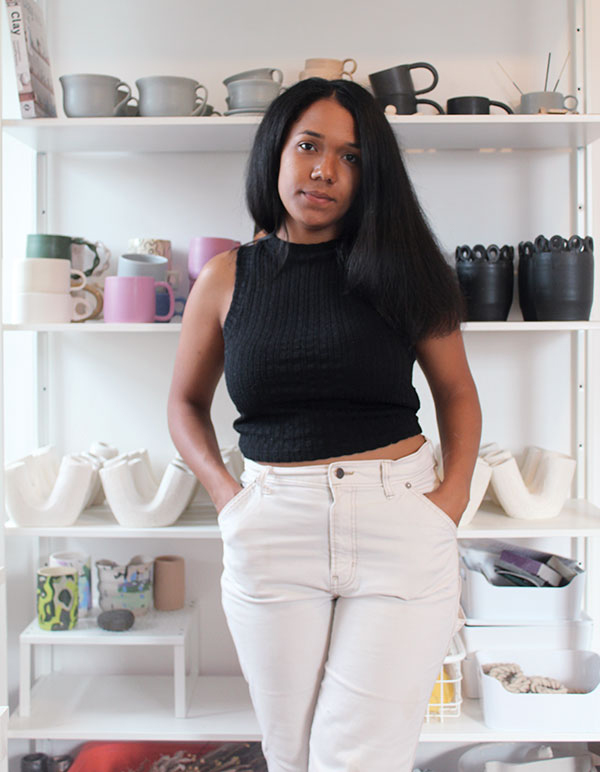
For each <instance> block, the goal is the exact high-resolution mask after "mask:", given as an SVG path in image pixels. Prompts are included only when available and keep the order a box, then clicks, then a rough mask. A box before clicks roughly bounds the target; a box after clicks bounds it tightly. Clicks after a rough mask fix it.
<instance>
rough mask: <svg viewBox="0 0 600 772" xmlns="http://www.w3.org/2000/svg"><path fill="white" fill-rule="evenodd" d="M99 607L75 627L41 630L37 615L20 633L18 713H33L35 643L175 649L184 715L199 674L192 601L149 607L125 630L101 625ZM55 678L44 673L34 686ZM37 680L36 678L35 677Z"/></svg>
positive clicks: (179, 713)
mask: <svg viewBox="0 0 600 772" xmlns="http://www.w3.org/2000/svg"><path fill="white" fill-rule="evenodd" d="M98 613H99V612H98V610H97V609H95V610H93V612H92V613H91V614H90V615H88V616H86V617H83V618H81V619H79V620H78V622H77V627H76V628H75V629H74V630H62V631H61V632H59V633H57V632H55V631H52V630H42V629H40V626H39V624H38V621H37V618H36V619H33V620H32V621H31V623H30V624H29V625H28V626H27V627H26V628H25V630H23V632H22V633H21V635H20V636H19V663H20V676H19V715H20V716H21V717H23V718H30V717H31V693H32V672H31V649H32V647H33V646H36V645H37V646H68V645H76V646H103V647H104V646H169V647H171V648H172V649H173V688H172V691H173V704H174V714H175V717H176V718H185V717H186V715H187V705H188V696H187V695H188V694H189V692H188V691H187V690H188V688H190V687H192V686H193V683H194V682H195V680H196V678H197V677H198V647H197V638H198V635H197V634H198V631H197V619H196V609H195V607H194V604H193V603H190V604H187V605H186V606H185V607H184V608H182V609H180V610H177V611H150V612H148V613H147V614H146V615H144V616H140V617H136V620H135V624H134V626H133V627H132V628H131V629H130V630H127V631H126V632H120V633H119V632H109V631H108V630H103V629H102V628H100V627H98V624H97V620H98ZM190 644H191V647H190ZM187 654H190V655H191V656H190V661H191V667H190V677H189V681H190V683H189V686H188V678H187V676H186V660H187V656H186V655H187ZM46 679H50V680H52V674H46V675H43V676H41V677H40V678H39V679H38V681H37V682H35V683H34V689H36V690H38V689H39V690H41V689H42V688H43V687H42V685H41V681H42V680H46ZM34 681H35V679H34Z"/></svg>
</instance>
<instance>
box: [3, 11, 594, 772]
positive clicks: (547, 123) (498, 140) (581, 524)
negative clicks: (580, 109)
mask: <svg viewBox="0 0 600 772" xmlns="http://www.w3.org/2000/svg"><path fill="white" fill-rule="evenodd" d="M583 6H584V2H583V0H574V2H573V8H574V12H573V16H574V22H575V23H576V24H580V23H581V22H580V19H581V15H582V14H583ZM583 49H584V46H583V41H580V42H579V48H578V50H577V51H575V52H574V60H575V61H576V62H577V68H578V69H577V72H578V75H577V78H578V83H579V82H581V83H583V82H582V80H581V72H582V71H583V61H584V59H585V55H584V54H585V52H584V50H583ZM582 92H585V86H584V85H582ZM389 121H390V124H391V126H392V128H393V130H394V132H395V134H396V137H397V138H398V140H399V142H400V143H401V145H402V147H403V148H404V149H405V150H408V151H409V152H437V151H440V152H441V151H456V150H474V151H481V152H482V153H484V152H496V153H504V152H506V153H510V152H511V151H513V150H528V151H529V150H531V151H537V150H544V151H547V150H560V151H565V150H568V151H571V153H572V156H573V159H574V171H575V178H576V179H575V182H574V184H573V191H574V195H573V196H572V198H573V199H576V200H573V202H572V204H573V208H574V210H576V216H575V218H574V219H575V220H576V221H577V224H578V230H579V232H581V233H583V232H585V233H586V235H587V234H588V233H590V232H591V228H590V222H591V213H590V206H589V201H590V198H589V179H590V177H591V169H590V162H589V157H588V154H587V148H588V147H589V145H591V144H592V143H594V142H596V141H597V140H599V139H600V115H585V114H583V115H565V116H548V115H545V116H520V115H514V116H496V115H490V116H430V115H414V116H395V117H391V118H389ZM258 122H259V121H258V119H257V118H255V117H246V118H244V117H235V118H233V117H227V118H225V117H224V118H220V117H211V118H118V119H100V118H98V119H96V118H91V119H76V120H75V119H61V118H58V119H48V120H46V119H43V120H35V121H32V120H30V121H23V120H5V121H2V132H3V133H4V135H6V136H9V137H12V138H14V139H16V140H18V141H19V142H21V143H23V144H24V145H26V146H27V147H28V148H29V149H30V150H31V152H33V153H35V154H37V157H38V172H39V171H40V170H41V172H42V173H40V174H38V185H40V186H42V185H44V184H45V170H46V166H45V162H46V155H47V154H51V153H169V152H176V153H181V152H188V153H218V152H228V153H230V152H236V153H245V152H247V151H248V149H249V148H250V145H251V142H252V139H253V136H254V133H255V131H256V127H257V125H258ZM39 192H40V191H38V193H39ZM44 193H45V191H44ZM180 329H181V324H179V323H172V324H132V325H122V324H105V323H103V322H86V323H84V324H70V325H66V324H65V325H48V324H46V325H16V324H4V325H2V331H3V334H4V335H13V334H18V333H20V332H29V333H35V335H36V338H37V350H38V357H39V361H38V370H39V371H40V372H43V371H44V367H46V366H47V359H46V358H47V356H48V353H47V348H48V347H47V345H46V344H47V338H48V336H52V335H68V336H80V335H85V334H88V333H92V334H104V335H106V334H108V335H112V336H114V338H115V343H117V341H118V339H119V336H120V335H122V334H124V333H128V334H129V333H135V334H138V333H139V334H143V335H163V334H164V333H168V334H170V335H177V334H178V333H179V331H180ZM463 329H464V331H465V332H466V333H467V334H468V335H470V334H476V335H485V334H492V333H494V334H496V333H511V334H512V333H514V334H521V333H532V332H533V333H535V334H536V335H540V336H542V335H543V336H545V335H555V334H564V333H567V334H569V335H571V337H572V341H573V348H574V351H575V356H574V358H573V359H574V362H575V367H574V371H573V378H574V379H575V378H576V379H577V381H576V382H577V387H578V388H577V393H576V397H575V400H574V402H575V405H574V408H575V409H574V414H575V415H574V421H573V422H574V425H575V432H574V436H575V446H576V452H577V455H578V462H580V463H579V464H578V477H577V484H576V495H577V496H578V497H579V498H577V499H572V500H570V501H568V502H567V503H566V505H565V507H564V509H563V511H562V512H561V514H560V515H559V516H558V517H556V518H553V519H552V520H547V521H541V520H536V521H530V520H514V519H511V518H508V517H506V516H505V515H504V514H502V513H501V512H500V511H499V510H498V509H495V508H494V507H493V506H492V505H487V504H486V505H485V506H484V507H482V509H481V511H480V512H479V513H478V514H477V516H476V518H475V520H474V521H473V522H472V523H471V524H470V525H468V526H462V527H460V528H459V531H458V535H459V538H460V537H465V538H466V537H468V538H489V537H494V538H537V537H565V536H566V537H572V538H573V539H575V540H577V541H578V542H582V541H584V542H585V544H586V545H587V544H588V543H589V540H590V539H591V538H594V539H598V537H599V536H600V509H599V508H598V507H596V506H594V505H592V504H591V503H589V502H588V501H586V498H585V497H586V494H587V493H588V489H589V480H590V477H591V460H590V457H589V453H588V447H589V442H588V440H589V438H588V437H587V436H586V428H587V416H588V412H589V410H588V408H589V400H590V399H591V396H590V394H591V384H590V383H589V379H588V375H587V363H588V353H589V347H590V344H591V341H592V339H594V340H595V338H593V336H595V335H596V333H597V331H599V330H600V322H522V321H509V322H489V323H486V322H469V323H467V324H465V325H464V327H463ZM0 346H1V341H0ZM0 381H1V379H0ZM0 389H1V384H0ZM0 456H1V453H0ZM4 534H5V536H6V537H7V539H8V540H9V544H10V543H11V542H12V540H13V539H20V538H35V539H42V538H47V537H53V538H65V539H70V538H74V539H79V538H81V539H119V540H120V539H127V540H134V539H135V540H138V539H153V540H164V539H169V540H171V539H173V540H186V541H187V540H190V539H196V540H203V539H204V540H218V539H219V538H220V534H219V528H218V526H217V522H216V516H215V511H214V508H213V507H212V506H210V505H206V506H201V505H198V506H195V507H191V508H189V509H188V510H187V511H186V512H184V513H183V515H182V516H181V517H180V518H179V520H178V521H177V523H175V524H174V525H173V526H170V527H168V528H155V529H149V528H146V529H128V528H123V527H121V526H120V525H119V524H118V523H117V522H116V520H115V518H114V516H113V515H112V513H111V512H110V510H108V509H107V508H106V507H94V508H91V509H89V510H87V511H85V512H84V513H83V514H82V515H81V516H80V518H79V519H78V521H77V522H76V523H75V525H74V526H72V527H70V528H50V527H39V528H20V527H18V526H16V525H15V524H14V523H11V522H8V523H7V524H6V525H5V528H4ZM582 557H583V559H584V562H586V571H587V574H588V582H590V583H596V584H598V579H599V574H600V567H597V566H594V565H591V563H590V561H589V559H588V558H589V553H588V552H587V549H586V548H585V547H584V548H583V549H582ZM3 578H4V574H3V570H2V569H1V568H0V593H3V592H4V589H3V586H2V585H3V581H2V580H3ZM0 597H2V596H0ZM0 610H1V612H2V618H1V619H0V627H1V626H2V625H3V624H4V621H5V619H6V611H5V609H0ZM588 611H589V612H590V613H591V614H592V616H594V617H595V619H596V621H598V616H599V615H598V609H588ZM174 620H176V618H175V617H173V618H172V619H171V621H169V622H168V623H166V624H165V625H164V626H160V628H159V627H154V628H152V629H148V630H145V629H144V628H143V627H142V625H140V626H139V627H138V626H137V625H136V629H134V630H132V631H131V632H129V633H127V636H128V637H127V638H125V637H123V638H121V637H116V636H117V634H115V635H114V636H111V635H110V634H105V633H104V632H103V631H99V630H97V629H94V630H92V629H89V628H88V624H87V623H85V624H84V625H82V626H80V627H79V629H77V630H74V631H72V632H71V633H67V634H66V635H65V634H64V633H61V634H60V636H61V637H60V639H58V638H55V637H54V634H46V633H42V632H41V631H39V629H36V623H35V621H34V622H32V623H31V624H30V625H29V626H28V627H27V628H26V629H25V630H24V631H23V632H22V633H21V636H20V640H21V646H22V650H23V651H22V655H23V663H22V674H21V687H20V688H21V709H20V710H16V711H15V712H13V714H12V715H11V717H10V721H9V722H8V727H7V728H6V723H7V711H6V709H5V710H4V711H3V712H1V713H0V772H3V770H5V769H6V761H5V757H6V754H5V753H4V754H3V751H4V750H5V745H4V744H5V739H4V738H5V737H6V734H7V733H8V737H9V738H13V739H21V740H32V741H37V740H73V741H75V740H92V739H97V740H103V739H105V740H140V739H146V740H156V739H163V740H182V741H183V740H258V739H260V734H259V730H258V726H257V723H256V718H255V716H254V712H253V710H252V706H251V703H250V699H249V695H248V691H247V687H246V684H245V682H244V680H243V678H241V677H231V676H203V675H199V676H197V677H196V675H197V674H196V672H195V671H193V672H192V674H191V675H192V676H193V678H192V679H191V682H190V684H189V693H186V694H183V692H184V691H185V657H184V655H183V654H182V651H181V649H182V648H183V643H184V641H185V637H186V635H187V632H188V629H189V625H190V621H191V613H190V615H187V616H186V615H185V614H184V615H183V618H182V621H174ZM177 620H179V617H177ZM90 624H91V620H90ZM182 625H183V627H182ZM182 630H184V631H182ZM50 636H52V638H50ZM45 644H50V645H61V644H69V645H73V644H75V645H82V646H104V645H130V646H131V645H132V646H135V645H140V646H173V648H174V652H175V653H174V657H175V661H174V666H175V668H176V670H177V672H178V673H179V676H178V677H176V678H175V679H172V678H171V677H169V676H158V675H157V676H154V675H153V676H134V675H128V676H123V675H118V676H117V675H115V676H107V675H101V676H100V675H88V676H81V675H71V674H67V673H62V672H60V671H58V672H47V673H44V674H42V675H41V676H40V677H39V678H38V680H37V681H36V682H35V683H34V684H33V686H32V688H31V690H30V689H29V680H30V675H29V672H28V671H29V667H28V666H27V664H25V662H26V661H28V660H29V657H30V648H31V647H32V646H38V645H45ZM0 654H2V655H3V656H0V660H3V659H5V656H4V652H0ZM182 656H183V657H184V664H183V668H184V676H183V682H182V680H181V679H182V676H181V658H182ZM0 666H2V671H3V672H2V674H1V675H0V680H3V679H4V675H5V674H4V670H5V668H4V663H3V662H2V661H0ZM178 679H179V680H178ZM174 682H175V688H173V683H174ZM178 684H179V689H178ZM57 694H60V695H61V699H60V700H57V699H56V695H57ZM171 695H172V697H171ZM182 695H183V696H182ZM0 696H1V695H0ZM186 707H187V713H186ZM182 708H183V710H182ZM185 713H186V717H185V718H183V717H182V715H183V714H185ZM549 739H551V740H553V741H578V742H588V741H595V742H597V741H599V740H600V730H599V731H598V733H574V732H564V733H553V734H552V736H551V738H549V737H548V736H547V735H545V734H544V733H542V732H529V731H526V730H525V731H523V732H496V731H491V730H489V729H488V728H487V727H486V726H485V725H484V723H483V719H482V714H481V709H480V706H479V702H478V701H477V700H468V699H467V700H465V701H464V702H463V704H462V714H461V716H460V717H459V718H456V719H454V718H451V719H447V720H446V721H444V722H443V723H437V722H436V721H432V722H431V723H429V724H426V725H425V726H424V728H423V731H422V735H421V740H422V741H423V742H428V743H469V742H484V741H540V742H543V741H548V740H549ZM3 759H4V760H3ZM3 764H4V765H5V766H2V765H3Z"/></svg>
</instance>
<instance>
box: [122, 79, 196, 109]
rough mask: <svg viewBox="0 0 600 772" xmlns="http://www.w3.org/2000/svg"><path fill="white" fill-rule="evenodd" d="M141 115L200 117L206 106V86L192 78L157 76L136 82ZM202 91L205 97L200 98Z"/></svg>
mask: <svg viewBox="0 0 600 772" xmlns="http://www.w3.org/2000/svg"><path fill="white" fill-rule="evenodd" d="M135 84H136V86H137V87H138V91H139V94H140V98H139V106H140V115H200V114H201V112H202V111H203V110H204V107H205V105H206V99H207V97H208V91H207V90H206V86H203V85H202V84H200V83H198V81H197V80H192V78H180V77H177V76H174V75H155V76H150V77H147V78H139V80H136V82H135ZM200 89H202V90H203V92H204V94H203V96H198V91H199V90H200Z"/></svg>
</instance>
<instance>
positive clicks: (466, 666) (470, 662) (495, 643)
mask: <svg viewBox="0 0 600 772" xmlns="http://www.w3.org/2000/svg"><path fill="white" fill-rule="evenodd" d="M477 622H479V620H477ZM592 631H593V623H592V619H591V617H589V616H588V615H587V614H582V615H581V619H574V620H562V621H558V622H539V623H538V624H535V625H532V624H524V623H523V622H521V623H519V622H517V623H515V624H499V625H490V624H487V625H479V624H475V623H474V620H471V619H468V620H467V624H466V625H465V626H464V627H463V628H462V630H461V631H460V636H461V638H462V641H463V643H464V646H465V650H466V652H467V654H466V657H465V659H464V661H463V663H462V671H463V683H462V686H463V695H464V696H465V697H470V698H473V699H477V698H478V697H479V681H478V679H477V663H476V662H475V652H476V651H478V650H480V649H483V650H492V649H510V648H512V649H578V650H585V649H589V648H590V646H591V645H592Z"/></svg>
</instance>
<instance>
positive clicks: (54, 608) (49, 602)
mask: <svg viewBox="0 0 600 772" xmlns="http://www.w3.org/2000/svg"><path fill="white" fill-rule="evenodd" d="M37 574H38V575H37V611H38V623H39V625H40V628H41V629H42V630H72V629H73V628H74V627H75V626H76V624H77V609H78V595H79V593H78V581H79V577H78V574H77V569H72V568H65V567H63V566H45V567H44V568H39V569H38V572H37Z"/></svg>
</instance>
